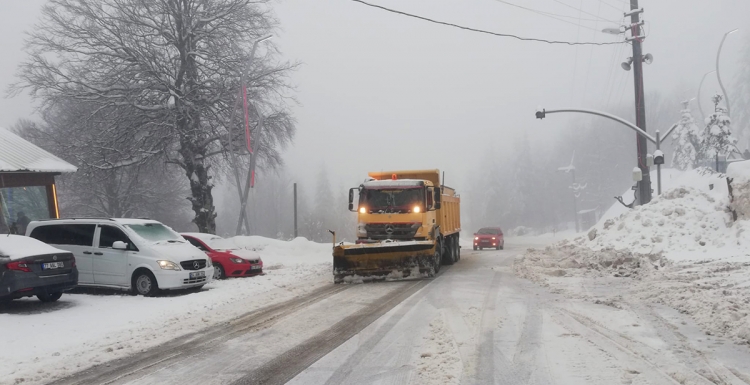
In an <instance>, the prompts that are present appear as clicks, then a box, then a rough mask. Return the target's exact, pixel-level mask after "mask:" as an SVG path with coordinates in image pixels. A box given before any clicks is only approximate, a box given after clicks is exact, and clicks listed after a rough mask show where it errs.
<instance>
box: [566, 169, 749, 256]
mask: <svg viewBox="0 0 750 385" xmlns="http://www.w3.org/2000/svg"><path fill="white" fill-rule="evenodd" d="M680 182H681V183H680V184H681V186H680V187H676V188H673V189H670V190H667V191H665V192H664V193H663V194H662V195H661V196H658V197H655V198H654V199H653V200H652V201H651V203H649V204H647V205H643V206H636V207H635V208H633V209H632V210H629V211H627V212H625V213H624V214H622V215H620V216H619V217H617V218H610V219H606V220H604V221H603V222H600V223H599V224H598V225H597V226H595V227H594V228H592V229H591V230H590V231H589V234H588V237H586V238H583V237H582V238H579V239H577V240H576V241H577V242H578V243H579V244H583V245H585V246H586V247H589V248H591V249H594V250H602V249H614V250H629V251H631V252H635V253H641V254H658V253H661V252H664V253H665V255H666V256H667V257H669V258H670V259H674V260H678V259H679V260H682V259H686V258H688V259H689V258H692V259H695V258H705V255H707V254H708V253H709V252H712V253H715V252H717V251H721V250H727V251H728V252H737V251H744V250H750V239H746V238H745V236H744V234H743V232H741V231H740V232H738V231H732V229H730V228H731V227H732V225H733V222H732V215H731V212H730V210H729V192H728V188H727V183H726V179H725V178H724V177H723V175H721V174H715V173H711V172H709V171H707V170H705V169H704V170H694V171H690V172H687V173H685V174H683V175H682V177H681V178H680ZM744 226H745V224H740V225H738V226H737V228H736V230H737V229H741V228H743V227H744Z"/></svg>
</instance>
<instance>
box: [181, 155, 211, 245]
mask: <svg viewBox="0 0 750 385" xmlns="http://www.w3.org/2000/svg"><path fill="white" fill-rule="evenodd" d="M182 147H183V148H182V149H181V150H180V153H181V155H182V158H183V159H184V167H183V168H184V170H185V174H186V175H187V177H188V180H189V181H190V193H191V194H190V195H191V196H190V197H188V198H187V199H188V200H189V201H190V203H191V204H192V208H193V212H194V213H195V218H193V223H195V225H196V226H198V231H199V232H201V233H208V234H216V208H215V207H214V198H213V195H212V193H211V191H212V190H213V188H214V186H213V184H211V183H210V179H211V177H210V176H209V175H208V169H209V167H208V166H206V165H205V164H204V163H203V160H202V159H203V155H202V154H198V153H196V152H195V151H194V149H193V148H192V146H190V144H189V143H183V144H182ZM196 158H198V159H200V160H197V159H196Z"/></svg>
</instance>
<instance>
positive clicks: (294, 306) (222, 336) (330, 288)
mask: <svg viewBox="0 0 750 385" xmlns="http://www.w3.org/2000/svg"><path fill="white" fill-rule="evenodd" d="M348 288H349V286H346V285H343V286H342V285H327V286H323V287H321V288H318V289H315V290H313V291H312V292H310V293H309V294H307V295H304V296H301V297H297V298H293V299H290V300H287V301H284V302H280V303H278V304H275V305H271V306H267V307H265V308H261V309H258V310H254V311H252V312H250V313H247V314H245V315H243V316H240V317H238V318H236V319H234V320H231V321H229V322H223V323H221V324H218V325H215V326H211V327H209V328H207V329H203V330H200V331H197V332H194V333H190V334H188V335H185V336H182V337H178V338H176V339H174V340H171V341H169V342H167V343H165V344H162V345H159V346H156V347H154V348H151V349H149V350H146V351H145V352H141V353H137V354H135V355H132V356H129V357H124V358H120V359H117V360H113V361H110V362H105V363H102V364H99V365H96V366H94V367H92V368H89V369H86V370H84V371H81V372H79V373H76V374H73V375H72V376H69V377H66V378H63V379H60V380H57V381H54V382H52V383H51V385H69V384H113V383H116V382H119V381H123V380H126V379H127V378H129V377H132V376H135V375H138V377H143V376H144V375H147V374H149V373H153V372H155V371H157V370H161V369H163V368H165V367H168V366H171V365H174V364H176V363H179V362H181V361H183V360H185V359H188V358H190V357H193V356H196V355H198V354H205V353H207V352H209V351H211V350H213V349H216V347H217V345H219V344H220V343H222V342H225V341H228V340H230V339H232V338H235V337H237V336H239V335H242V334H245V333H248V332H249V331H252V330H259V329H263V328H267V327H270V326H271V325H273V324H275V323H276V322H278V321H280V320H281V319H283V318H284V317H286V316H288V315H290V314H292V313H294V312H296V311H298V310H300V309H303V308H305V307H308V306H310V305H312V304H314V303H316V302H319V301H322V300H324V299H326V298H328V297H330V296H332V295H335V294H337V293H340V292H342V291H344V290H346V289H348ZM157 366H158V367H157Z"/></svg>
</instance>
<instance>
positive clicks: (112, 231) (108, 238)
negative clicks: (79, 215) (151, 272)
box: [99, 226, 137, 251]
mask: <svg viewBox="0 0 750 385" xmlns="http://www.w3.org/2000/svg"><path fill="white" fill-rule="evenodd" d="M99 229H100V230H99V248H107V249H111V248H112V244H113V243H115V242H117V241H121V242H125V243H127V244H128V250H133V251H136V250H137V249H136V247H135V245H134V244H133V242H132V241H131V240H130V238H128V236H127V235H125V233H124V232H123V231H122V230H120V229H118V228H117V227H114V226H99Z"/></svg>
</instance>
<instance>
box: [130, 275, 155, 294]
mask: <svg viewBox="0 0 750 385" xmlns="http://www.w3.org/2000/svg"><path fill="white" fill-rule="evenodd" d="M133 291H135V293H136V294H140V295H142V296H144V297H153V296H155V295H156V294H157V293H158V292H159V284H158V283H157V282H156V277H154V275H153V274H152V273H151V272H150V271H148V270H141V271H137V272H136V273H135V274H134V275H133Z"/></svg>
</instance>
